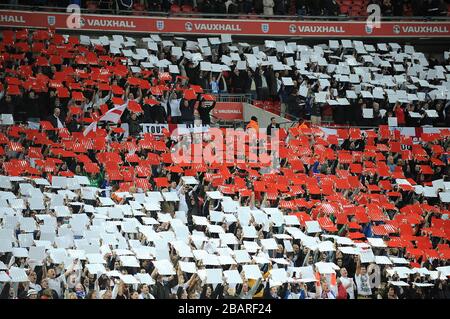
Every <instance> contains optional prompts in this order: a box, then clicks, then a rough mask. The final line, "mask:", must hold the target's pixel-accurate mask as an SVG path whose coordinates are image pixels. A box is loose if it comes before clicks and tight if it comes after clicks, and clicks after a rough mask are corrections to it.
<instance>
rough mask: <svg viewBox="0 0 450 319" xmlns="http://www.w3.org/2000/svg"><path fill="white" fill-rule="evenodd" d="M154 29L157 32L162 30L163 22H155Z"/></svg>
mask: <svg viewBox="0 0 450 319" xmlns="http://www.w3.org/2000/svg"><path fill="white" fill-rule="evenodd" d="M156 29H157V30H159V31H162V30H164V21H162V20H157V21H156Z"/></svg>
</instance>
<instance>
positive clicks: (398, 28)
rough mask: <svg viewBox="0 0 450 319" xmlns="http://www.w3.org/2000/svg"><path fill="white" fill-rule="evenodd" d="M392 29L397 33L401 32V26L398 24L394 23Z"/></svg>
mask: <svg viewBox="0 0 450 319" xmlns="http://www.w3.org/2000/svg"><path fill="white" fill-rule="evenodd" d="M392 31H394V33H395V34H399V33H400V26H399V25H398V24H396V25H394V26H393V28H392Z"/></svg>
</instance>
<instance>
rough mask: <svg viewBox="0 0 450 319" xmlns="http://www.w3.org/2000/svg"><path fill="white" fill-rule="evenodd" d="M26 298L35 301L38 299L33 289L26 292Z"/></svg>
mask: <svg viewBox="0 0 450 319" xmlns="http://www.w3.org/2000/svg"><path fill="white" fill-rule="evenodd" d="M27 298H28V299H37V298H38V292H37V291H36V290H34V289H29V290H28V292H27Z"/></svg>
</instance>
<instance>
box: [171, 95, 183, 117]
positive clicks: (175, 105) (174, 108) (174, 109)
mask: <svg viewBox="0 0 450 319" xmlns="http://www.w3.org/2000/svg"><path fill="white" fill-rule="evenodd" d="M180 102H181V99H179V98H177V96H176V94H175V93H171V94H170V96H169V106H170V116H171V118H172V122H173V123H175V124H177V123H178V122H179V119H180V117H181V111H180Z"/></svg>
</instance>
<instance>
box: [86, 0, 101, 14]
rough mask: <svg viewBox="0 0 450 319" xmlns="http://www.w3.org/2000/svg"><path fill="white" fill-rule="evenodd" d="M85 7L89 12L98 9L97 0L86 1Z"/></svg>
mask: <svg viewBox="0 0 450 319" xmlns="http://www.w3.org/2000/svg"><path fill="white" fill-rule="evenodd" d="M86 8H87V10H88V12H90V13H92V12H95V11H96V10H97V9H98V3H97V1H87V2H86Z"/></svg>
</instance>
